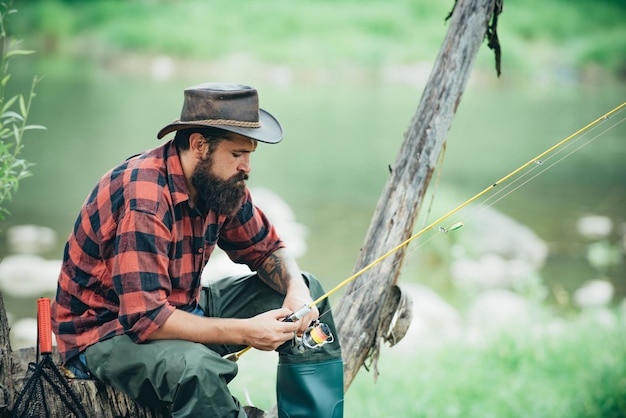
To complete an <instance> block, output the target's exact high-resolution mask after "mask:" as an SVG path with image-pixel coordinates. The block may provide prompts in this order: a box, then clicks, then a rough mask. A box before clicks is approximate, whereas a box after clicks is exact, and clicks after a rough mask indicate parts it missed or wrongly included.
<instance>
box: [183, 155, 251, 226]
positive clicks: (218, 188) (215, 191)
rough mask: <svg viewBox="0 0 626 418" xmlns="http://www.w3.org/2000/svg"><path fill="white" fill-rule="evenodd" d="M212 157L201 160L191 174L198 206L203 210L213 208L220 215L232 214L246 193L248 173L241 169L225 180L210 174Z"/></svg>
mask: <svg viewBox="0 0 626 418" xmlns="http://www.w3.org/2000/svg"><path fill="white" fill-rule="evenodd" d="M212 167H213V159H212V157H211V156H209V158H208V159H207V160H202V161H200V162H199V163H198V165H197V166H196V168H195V170H194V172H193V175H192V176H191V184H193V186H194V187H195V188H196V191H197V192H198V202H197V203H198V206H200V208H202V209H204V210H207V209H209V210H213V211H215V212H217V213H218V214H220V215H233V214H235V212H236V211H237V210H238V209H239V207H240V206H241V204H242V199H243V197H244V196H245V194H246V185H245V184H244V183H243V180H248V175H247V174H246V173H244V172H243V171H240V172H239V173H237V174H235V175H234V176H232V177H231V178H229V179H227V180H222V179H220V178H219V177H217V176H215V175H213V174H211V170H212Z"/></svg>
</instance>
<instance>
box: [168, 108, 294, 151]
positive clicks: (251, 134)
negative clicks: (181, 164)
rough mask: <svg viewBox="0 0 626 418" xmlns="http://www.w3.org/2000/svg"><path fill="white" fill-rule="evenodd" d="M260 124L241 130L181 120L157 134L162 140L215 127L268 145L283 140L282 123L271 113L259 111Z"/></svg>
mask: <svg viewBox="0 0 626 418" xmlns="http://www.w3.org/2000/svg"><path fill="white" fill-rule="evenodd" d="M259 122H261V127H260V128H241V127H239V126H230V125H213V124H202V123H194V122H181V121H180V120H177V121H174V122H172V123H170V124H169V125H167V126H166V127H165V128H163V129H161V130H160V131H159V133H158V134H157V138H158V139H161V138H163V137H164V136H165V135H167V134H169V133H170V132H174V131H178V130H181V129H187V128H196V127H213V128H219V129H222V130H224V131H228V132H233V133H236V134H239V135H243V136H245V137H248V138H251V139H254V140H256V141H260V142H265V143H267V144H277V143H279V142H280V141H281V140H282V139H283V128H282V126H280V122H278V120H277V119H276V118H275V117H274V116H272V115H271V114H270V113H269V112H267V111H265V110H263V109H259Z"/></svg>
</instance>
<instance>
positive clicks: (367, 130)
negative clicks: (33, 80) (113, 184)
mask: <svg viewBox="0 0 626 418" xmlns="http://www.w3.org/2000/svg"><path fill="white" fill-rule="evenodd" d="M29 63H30V64H29V68H28V71H24V74H41V75H44V76H45V78H44V80H43V81H42V82H41V84H40V85H39V87H38V89H37V98H36V99H35V102H34V105H33V111H32V114H31V117H30V122H31V123H33V124H39V125H45V126H46V127H47V128H48V129H47V131H43V132H42V131H34V132H31V133H29V134H28V136H27V137H26V149H25V150H24V152H23V157H24V158H25V159H27V160H29V161H31V162H34V163H35V166H34V167H33V168H32V172H33V176H32V177H30V178H28V179H25V180H24V181H23V182H22V183H21V184H20V188H19V191H18V193H17V194H16V195H15V198H14V199H13V201H12V202H10V204H9V205H8V209H9V210H10V211H11V215H10V216H9V217H8V218H7V219H6V220H4V221H2V223H1V224H0V228H1V231H0V235H1V236H0V238H2V242H3V244H2V245H3V246H2V251H3V254H2V255H3V256H6V255H8V254H9V249H8V248H7V247H6V244H5V243H6V240H5V238H6V237H5V235H6V232H7V231H8V230H9V228H10V227H11V226H13V225H20V224H36V225H42V226H46V227H49V228H51V229H52V230H53V231H55V232H56V233H57V235H58V242H57V244H56V245H55V246H54V247H53V248H51V249H49V250H48V251H47V252H46V253H45V254H44V256H45V257H46V258H49V259H58V258H60V257H61V252H62V246H63V244H64V243H63V241H64V239H65V237H66V236H67V235H68V233H69V231H70V229H71V228H72V225H73V222H74V219H75V216H76V214H77V212H78V209H79V206H80V204H81V203H82V201H83V200H84V199H85V197H86V195H87V193H88V192H89V191H90V189H91V188H92V187H93V185H94V184H95V182H96V181H97V179H98V178H99V176H100V175H101V174H103V173H104V172H105V171H106V170H108V169H109V168H110V167H111V166H113V165H114V164H117V163H118V162H120V161H121V160H123V159H125V158H127V157H128V156H130V155H133V154H136V153H138V152H141V151H142V150H144V149H147V148H150V147H154V146H157V145H158V144H159V142H158V141H157V139H156V132H157V131H158V130H159V129H160V128H161V127H163V126H165V125H166V124H168V123H169V122H170V121H171V120H173V119H175V118H177V117H178V115H179V113H180V107H181V104H182V90H183V88H185V87H188V86H190V85H193V84H196V83H200V82H204V81H208V80H204V79H200V78H198V77H197V76H195V77H180V78H172V79H169V80H167V81H157V80H154V79H151V78H150V77H146V76H145V75H141V74H140V75H138V74H134V73H123V72H121V73H118V72H113V71H109V70H107V68H106V67H104V66H102V65H99V64H95V63H93V62H90V61H86V60H85V61H84V60H80V59H59V58H41V59H36V60H31V61H29ZM493 77H494V78H495V75H494V76H493ZM226 81H237V82H244V83H250V84H253V83H254V85H255V86H256V87H257V88H258V89H259V92H260V101H261V106H262V107H264V108H266V109H268V110H270V111H271V112H272V113H273V114H275V115H276V116H277V117H278V118H279V119H280V120H281V121H282V123H283V125H284V128H285V139H284V141H283V143H281V144H279V145H275V146H265V145H261V146H260V147H259V148H258V150H257V152H256V153H255V155H254V157H253V171H252V176H251V180H250V185H251V186H252V187H264V188H267V189H270V190H272V191H273V192H275V193H277V194H278V195H280V196H281V197H282V198H283V199H284V200H285V201H286V202H287V203H288V204H289V206H290V207H291V208H292V210H293V211H294V213H295V216H296V219H297V221H298V222H299V223H301V224H303V225H304V226H305V227H306V228H307V230H308V233H307V236H306V240H307V245H308V250H307V252H306V254H305V255H304V256H303V257H301V258H300V260H299V262H300V264H301V267H303V268H304V269H307V270H312V271H315V272H316V273H317V275H318V276H320V277H321V278H322V279H323V281H325V283H326V284H327V286H329V285H333V284H335V283H338V282H339V281H341V280H343V279H344V278H345V277H347V276H348V275H349V274H350V273H351V271H352V268H353V266H354V262H355V260H356V258H357V256H358V252H359V248H360V247H361V245H362V242H363V239H364V237H365V233H366V231H367V227H368V225H369V222H370V220H371V217H372V214H373V211H374V208H375V207H376V204H377V202H378V197H379V196H380V193H381V191H382V189H383V187H384V184H385V182H386V180H387V177H388V170H389V167H390V166H393V162H394V160H395V156H396V154H397V152H398V149H399V147H400V144H401V141H402V140H403V133H404V132H405V130H406V128H407V126H408V123H409V120H410V118H411V116H412V114H413V112H414V111H415V109H416V107H417V105H418V102H419V97H420V94H421V91H422V88H423V87H421V86H417V87H416V86H411V85H407V84H387V83H382V82H376V81H372V82H369V83H333V82H331V81H326V82H324V83H321V82H303V83H295V84H282V83H272V82H269V81H268V80H267V79H260V80H256V79H255V77H254V76H251V77H250V78H249V79H246V80H241V79H238V80H226ZM22 82H23V80H22ZM22 85H23V84H22ZM625 97H626V86H625V85H623V84H615V83H613V84H610V85H605V86H596V87H589V86H581V85H578V84H575V83H571V82H563V83H556V84H554V85H553V84H550V83H541V82H535V81H531V82H519V83H513V82H510V81H507V80H506V75H505V76H504V77H503V80H492V81H490V82H488V83H484V82H480V81H479V80H473V81H472V83H470V86H469V87H468V88H467V90H466V92H465V94H464V96H463V100H462V101H461V104H460V106H459V108H458V112H457V115H456V117H455V120H454V122H453V126H452V129H451V131H450V135H449V137H448V144H447V149H446V153H445V159H444V161H443V164H442V169H441V172H440V174H439V178H440V182H439V186H438V188H437V190H436V191H435V195H436V200H435V202H436V203H435V204H434V205H433V209H432V210H431V214H430V218H434V219H436V218H437V217H438V215H441V214H443V213H445V212H447V210H449V209H451V208H453V207H455V206H456V205H458V204H460V203H462V202H463V201H464V200H466V199H468V198H470V197H471V196H473V195H474V194H476V193H478V192H480V191H481V190H483V189H484V188H485V187H488V186H489V185H490V184H492V183H493V182H494V181H496V180H498V179H500V178H501V177H502V176H504V175H506V174H507V173H509V172H510V171H512V170H514V169H515V168H517V167H518V166H520V165H521V164H523V163H526V162H527V161H529V159H531V158H533V157H534V156H536V155H538V154H539V153H541V152H543V151H544V150H546V149H547V148H549V147H550V146H552V145H554V144H555V143H557V142H559V141H560V140H562V139H564V138H566V137H567V136H568V135H570V134H572V133H574V132H576V131H577V130H578V129H580V128H582V127H583V126H585V125H586V124H587V123H589V122H591V121H593V120H594V119H596V118H597V117H599V116H600V115H602V114H604V113H606V112H608V111H609V110H611V109H612V108H614V107H615V106H617V105H619V104H621V103H622V102H623V101H624V98H625ZM620 117H621V118H623V117H624V115H623V114H621V115H620ZM592 139H593V141H592ZM590 141H591V142H590ZM587 142H589V143H588V145H585V146H584V147H582V148H580V149H579V150H576V151H575V152H573V150H574V149H573V148H572V149H570V150H569V151H567V152H566V153H565V154H563V155H562V157H564V158H563V161H561V162H559V164H558V165H556V166H554V167H553V168H551V169H550V170H548V171H545V172H544V173H543V174H541V175H540V176H538V177H537V178H534V179H532V180H531V181H529V182H528V184H525V185H524V186H523V187H520V188H519V189H516V190H514V191H513V192H511V193H510V194H509V195H507V196H506V197H505V198H502V200H499V201H498V202H497V203H495V204H494V206H493V207H494V209H497V210H498V211H501V212H502V213H504V214H506V215H508V216H510V217H512V218H513V219H515V220H517V221H519V222H520V223H522V224H524V225H527V226H528V227H530V228H531V229H532V230H533V231H534V232H535V233H536V234H537V235H538V236H539V237H540V238H541V239H543V240H545V241H546V242H547V244H548V247H549V250H550V255H549V257H548V260H547V263H546V265H545V267H544V268H543V269H542V272H541V275H542V277H543V280H545V281H546V282H547V283H549V284H550V286H556V285H558V286H562V287H563V288H564V289H566V290H567V291H570V292H571V291H573V289H575V288H576V287H577V286H579V285H580V284H581V283H583V282H584V281H586V280H589V279H593V278H599V277H603V278H608V280H610V281H612V282H613V283H614V285H615V287H616V289H617V292H618V294H619V295H622V296H623V295H624V294H626V286H625V285H624V282H625V281H626V277H625V276H626V274H625V268H624V261H623V258H624V257H623V253H624V249H623V245H624V242H623V240H624V233H625V232H624V231H625V230H626V226H625V225H626V210H625V209H626V193H625V190H626V164H624V161H626V123H624V124H620V125H616V126H614V127H613V128H612V129H610V130H608V131H606V132H604V131H602V130H600V129H599V130H595V131H594V133H593V134H591V135H589V136H587V137H585V139H584V141H583V142H580V143H579V144H578V145H576V147H578V146H579V145H583V144H586V143H587ZM570 152H571V155H569V153H570ZM425 210H426V209H424V210H423V211H425ZM586 215H599V216H602V217H605V218H606V219H609V220H610V221H611V222H612V225H613V227H612V229H611V232H610V233H609V235H608V236H606V237H605V238H603V240H604V241H606V243H607V245H608V247H609V248H611V249H613V252H615V253H617V254H618V255H617V259H618V261H616V262H614V263H612V264H611V265H609V266H607V267H605V268H601V269H598V268H597V267H594V266H593V265H591V264H590V262H589V260H588V249H589V244H590V241H589V239H585V238H583V237H581V236H580V235H579V234H578V233H577V230H576V225H577V221H578V220H579V219H580V218H581V217H583V216H586ZM443 251H446V250H445V249H444V250H443ZM619 260H621V261H619ZM420 276H422V277H429V276H432V274H431V273H430V272H429V271H428V268H427V267H425V270H423V271H421V272H420ZM410 280H416V281H420V279H419V277H413V278H410ZM5 299H7V305H8V306H9V309H10V310H13V311H14V312H15V314H16V316H18V317H19V316H23V315H27V312H28V311H29V310H32V305H31V304H30V303H24V302H25V299H23V298H16V297H12V296H11V295H5Z"/></svg>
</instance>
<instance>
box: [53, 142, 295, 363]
mask: <svg viewBox="0 0 626 418" xmlns="http://www.w3.org/2000/svg"><path fill="white" fill-rule="evenodd" d="M190 203H191V202H190V201H189V191H188V189H187V185H186V182H185V177H184V175H183V170H182V166H181V163H180V159H179V157H178V153H177V151H176V147H175V146H174V144H173V143H172V142H171V141H170V142H168V143H165V144H163V145H162V146H160V147H157V148H155V149H153V150H150V151H147V152H145V153H143V154H141V155H138V156H136V157H133V158H130V159H128V160H127V161H125V162H124V163H123V164H121V165H119V166H117V167H115V168H113V169H112V170H111V171H109V172H108V173H107V174H105V175H104V176H103V177H102V178H101V179H100V181H99V182H98V184H97V185H96V187H95V188H94V189H93V191H92V192H91V194H90V195H89V197H88V198H87V200H86V202H85V204H84V205H83V207H82V209H81V212H80V215H79V216H78V219H77V220H76V224H75V226H74V231H73V232H72V234H71V235H70V237H69V240H68V242H67V244H66V246H65V252H64V258H63V266H62V269H61V274H60V276H59V283H58V289H57V295H56V298H55V300H54V301H53V303H52V325H53V330H54V332H55V334H56V337H57V344H58V350H59V352H60V354H61V357H62V359H63V361H66V360H67V359H69V358H71V357H73V356H74V355H76V354H78V353H79V352H81V351H82V350H84V349H85V348H86V347H88V346H90V345H92V344H94V343H96V342H98V341H102V340H105V339H107V338H110V337H112V336H114V335H121V334H127V335H129V336H130V337H131V338H132V339H133V340H134V341H136V342H138V343H139V342H143V341H145V340H146V338H147V336H148V335H150V333H152V332H153V331H155V330H156V329H158V328H159V327H160V326H161V325H162V324H163V323H164V322H165V320H166V319H167V318H168V317H169V316H170V314H171V313H172V312H173V310H174V309H177V308H178V309H185V310H188V311H191V310H193V309H194V308H195V306H196V303H197V302H198V300H199V295H200V288H201V283H200V276H201V273H202V269H203V268H204V266H205V265H206V263H207V261H208V259H209V256H210V255H211V253H212V252H213V250H214V249H215V245H218V246H219V247H220V248H222V249H223V250H224V251H225V252H226V253H227V254H228V255H229V256H230V258H231V259H232V260H233V261H235V262H238V263H244V264H247V265H248V266H249V267H250V269H251V270H252V271H255V270H256V269H257V268H258V267H259V266H260V265H261V264H262V263H263V261H264V260H265V259H266V258H267V256H268V255H270V254H271V253H273V252H274V251H276V250H277V249H279V248H282V247H283V243H282V241H281V240H280V238H279V237H278V234H277V233H276V230H275V229H274V227H273V226H272V224H271V223H270V222H269V221H268V219H267V218H266V217H265V215H264V214H263V213H262V212H261V211H260V210H259V209H258V208H257V207H256V206H254V204H253V203H252V200H251V199H250V193H249V192H247V195H246V199H245V200H244V202H243V205H242V207H241V208H240V210H239V211H238V212H237V214H236V215H235V216H232V217H226V216H221V215H220V216H218V215H217V214H216V213H214V212H209V213H208V214H207V215H206V217H205V216H203V215H202V214H201V212H200V211H199V210H198V209H197V208H195V207H194V206H193V205H192V204H190Z"/></svg>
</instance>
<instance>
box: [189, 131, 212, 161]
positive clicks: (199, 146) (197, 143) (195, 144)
mask: <svg viewBox="0 0 626 418" xmlns="http://www.w3.org/2000/svg"><path fill="white" fill-rule="evenodd" d="M208 148H209V143H208V141H207V140H206V138H205V137H204V136H203V135H202V134H201V133H198V132H194V133H192V134H191V135H190V136H189V151H191V152H192V153H193V155H194V156H196V157H198V158H203V157H204V155H205V153H206V151H207V149H208Z"/></svg>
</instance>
